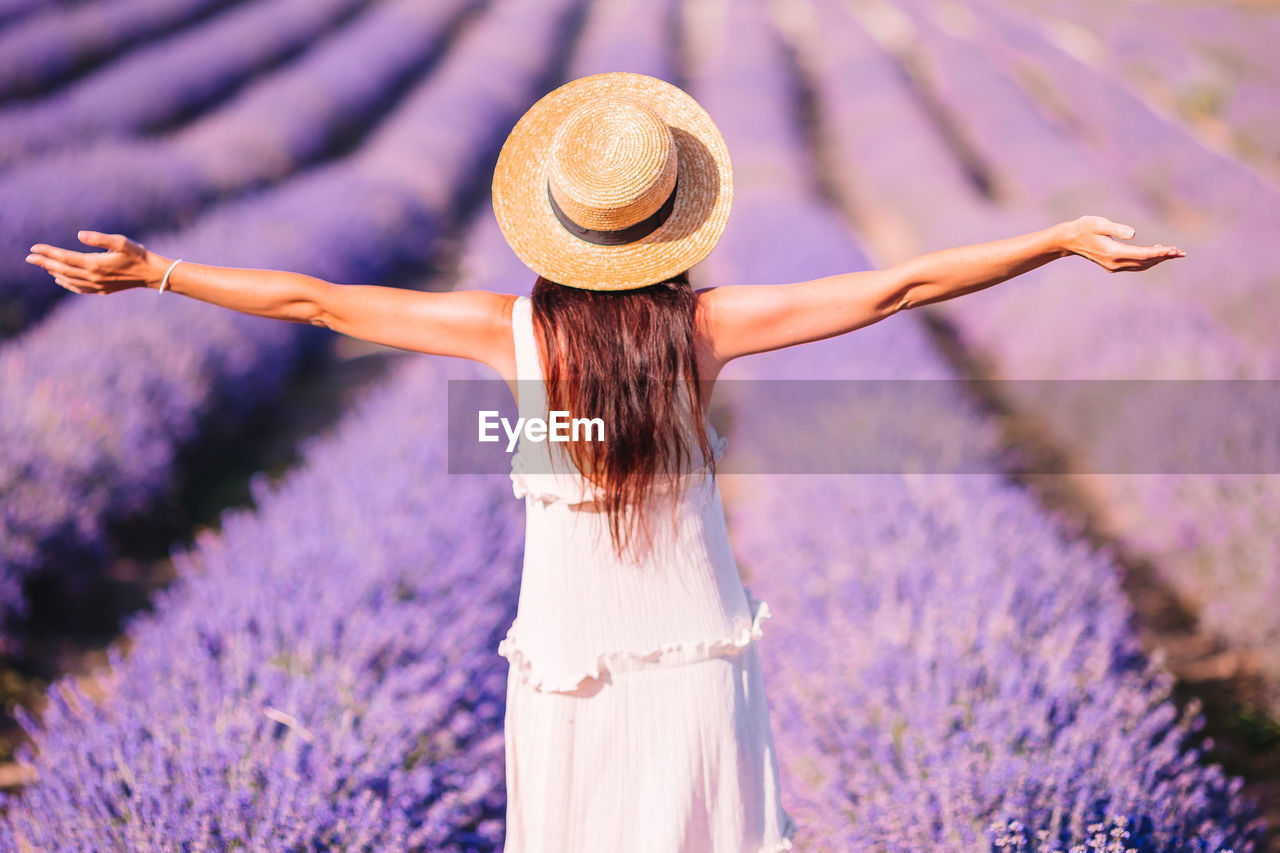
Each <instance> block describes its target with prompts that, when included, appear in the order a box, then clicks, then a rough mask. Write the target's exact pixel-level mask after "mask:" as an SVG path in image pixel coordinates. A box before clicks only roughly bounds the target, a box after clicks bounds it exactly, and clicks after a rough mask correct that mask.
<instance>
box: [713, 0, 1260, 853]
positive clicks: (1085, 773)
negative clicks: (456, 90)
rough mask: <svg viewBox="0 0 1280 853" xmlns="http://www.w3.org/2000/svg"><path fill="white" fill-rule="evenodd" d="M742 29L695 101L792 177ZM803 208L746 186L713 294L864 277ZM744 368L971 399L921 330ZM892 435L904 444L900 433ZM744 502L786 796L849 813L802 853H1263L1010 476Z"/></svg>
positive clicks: (1082, 572) (1111, 618) (772, 484)
mask: <svg viewBox="0 0 1280 853" xmlns="http://www.w3.org/2000/svg"><path fill="white" fill-rule="evenodd" d="M725 14H726V15H727V16H728V20H726V21H724V22H723V24H722V29H721V30H720V39H719V40H718V42H717V44H718V49H717V51H716V52H714V53H712V54H710V56H709V58H708V60H707V64H706V65H705V66H704V67H703V68H701V69H700V73H699V74H698V75H697V76H696V78H695V83H696V84H697V85H696V88H695V94H698V96H699V98H700V100H702V102H703V103H704V104H706V105H707V107H708V109H709V110H710V111H711V112H712V114H713V116H715V118H716V120H717V123H718V124H719V125H720V127H721V129H722V130H723V131H724V132H725V135H726V137H727V138H728V139H729V140H730V146H731V150H734V151H735V155H736V152H737V151H738V150H739V149H741V148H743V147H747V148H750V147H751V146H752V145H753V144H754V141H755V140H759V139H782V138H784V137H786V136H787V135H792V136H793V139H796V140H797V141H796V142H793V143H792V146H793V147H787V148H777V149H774V150H773V151H771V152H767V151H765V150H763V149H764V147H765V146H763V145H761V146H758V147H756V148H755V149H754V150H752V151H751V153H752V154H753V156H757V157H758V158H759V159H760V160H761V161H764V160H767V159H769V158H768V155H769V154H771V155H772V159H773V160H774V162H776V163H777V164H778V166H779V169H778V174H789V173H791V172H792V171H793V167H792V166H790V165H788V161H790V163H793V164H802V163H803V162H805V155H804V151H805V149H804V148H803V147H800V145H799V142H798V137H796V136H795V135H794V134H789V133H788V132H787V131H785V130H779V129H777V128H774V129H772V130H771V129H768V128H766V127H762V125H764V124H766V123H767V122H769V121H770V120H772V121H779V120H785V119H790V120H791V121H794V120H795V114H794V113H791V112H790V110H789V109H788V108H787V105H786V104H785V103H784V104H781V105H780V104H776V103H772V102H766V103H761V102H757V103H755V104H752V105H750V106H747V105H743V104H739V103H736V101H737V98H736V94H735V93H736V92H737V91H738V90H739V89H740V87H741V83H740V82H739V79H738V77H737V76H736V74H735V73H734V72H735V71H736V70H737V68H738V67H741V66H740V62H741V59H740V57H741V55H742V54H749V55H750V56H751V57H752V59H753V62H752V63H751V66H750V72H751V73H752V74H753V75H755V77H754V78H753V79H754V80H756V81H757V82H758V78H759V77H760V76H761V75H762V74H763V71H762V69H766V68H768V69H773V71H772V73H773V74H774V75H776V76H778V77H782V76H783V75H782V70H781V63H780V61H779V60H778V57H777V52H776V48H775V49H774V50H773V51H767V52H762V51H761V50H760V49H759V48H755V46H756V45H757V44H759V42H760V41H761V40H762V39H763V38H765V36H763V35H762V34H761V33H762V31H763V30H765V25H766V22H765V21H764V20H762V18H761V11H760V10H759V9H756V8H752V7H748V6H746V5H741V4H740V5H735V6H734V7H732V11H729V12H726V13H725ZM824 36H826V37H827V38H829V39H831V41H830V42H829V43H830V44H833V45H840V44H842V42H840V41H839V39H838V38H836V34H835V33H833V32H830V31H824ZM744 44H746V45H751V46H752V47H753V48H754V49H752V50H750V51H748V50H746V49H742V48H741V47H740V46H741V45H744ZM771 54H772V56H771ZM769 58H772V60H773V61H767V60H768V59H769ZM785 88H786V87H785V86H780V85H771V86H770V87H769V88H768V91H770V92H772V91H782V90H784V89H785ZM867 94H868V96H869V97H873V98H874V97H877V95H873V94H872V93H871V91H870V90H868V91H867ZM795 168H798V166H797V167H795ZM796 186H797V185H796V184H795V183H794V182H791V181H780V180H776V179H771V178H770V177H769V175H768V174H767V173H760V174H757V175H753V176H743V177H742V178H738V177H737V176H735V212H734V216H733V218H732V219H731V221H730V225H729V229H728V231H727V232H726V235H725V238H724V240H722V242H721V244H720V246H719V247H718V248H717V251H716V253H714V254H713V255H712V256H711V258H710V259H709V262H708V263H709V269H708V270H707V271H706V273H705V275H706V278H707V280H708V281H712V280H714V281H716V282H720V283H723V282H761V283H764V282H772V281H777V282H784V281H797V280H802V279H804V278H813V277H818V276H823V275H829V274H833V273H837V272H842V271H849V270H851V269H857V268H859V266H858V265H855V264H853V263H851V262H850V259H851V258H857V257H858V256H859V255H860V254H861V253H860V252H859V250H858V249H857V247H856V244H854V242H853V240H852V239H851V237H850V235H849V234H848V233H847V230H845V229H844V228H843V225H842V223H841V222H839V217H838V216H837V215H836V213H835V211H834V210H832V209H830V208H828V207H826V206H823V205H821V204H819V203H818V202H816V201H815V200H814V199H815V196H814V195H813V194H812V193H804V192H802V191H797V189H796ZM800 186H803V184H801V185H800ZM822 223H826V226H825V228H824V227H823V226H822ZM818 233H821V235H822V236H821V237H815V234H818ZM863 265H865V263H864V264H863ZM737 365H740V367H739V369H738V370H737V371H735V373H734V376H741V377H755V378H770V379H773V378H793V377H794V378H808V377H837V376H839V377H870V378H945V377H948V376H949V375H950V373H949V371H948V369H947V368H946V366H945V365H944V363H943V362H942V361H941V359H940V358H939V356H938V355H937V354H936V353H935V352H933V351H932V350H931V348H930V347H929V345H928V342H927V340H926V339H925V338H924V335H923V333H922V329H921V327H920V326H919V325H917V324H916V323H914V322H912V321H911V320H910V319H909V318H908V317H906V316H904V317H900V318H894V319H890V320H887V321H885V322H883V323H880V324H876V325H875V326H871V327H868V328H866V329H862V330H858V331H857V332H855V333H852V334H850V335H846V336H841V337H838V338H833V339H829V340H827V341H822V342H818V343H815V344H806V345H805V346H803V347H799V348H795V349H793V350H783V351H780V352H777V353H766V354H761V355H757V356H752V357H750V358H749V359H744V360H742V361H741V362H736V363H735V366H737ZM731 369H732V367H731V368H729V369H726V372H725V376H726V378H729V370H731ZM955 405H956V410H957V412H958V413H961V414H963V417H957V422H958V423H966V424H967V426H966V428H965V429H962V430H958V431H957V434H956V435H955V440H956V441H957V443H965V444H968V445H970V446H982V445H983V444H988V443H990V444H992V445H994V443H995V442H996V441H997V437H996V436H994V435H993V432H994V429H993V427H992V425H991V424H990V423H988V422H986V421H984V420H983V418H982V417H981V416H980V415H978V414H977V412H976V410H974V409H973V408H972V406H971V404H970V403H969V401H967V400H966V399H963V398H961V399H957V401H956V404H955ZM734 415H735V416H734V423H749V424H751V425H752V432H754V431H756V430H757V429H767V428H769V427H768V426H761V425H760V421H761V419H762V418H763V419H767V418H768V417H769V413H767V412H735V413H734ZM848 424H849V421H846V420H842V419H838V418H837V419H832V420H828V421H823V422H820V423H816V424H815V423H806V424H804V427H805V429H806V440H812V441H814V442H816V443H818V444H819V445H821V444H822V443H823V442H827V441H829V442H832V444H833V446H836V445H838V444H839V442H841V441H843V440H847V439H846V434H847V431H848V429H849V425H848ZM783 425H785V424H780V425H778V426H777V427H775V428H779V427H780V426H783ZM793 426H794V425H793ZM898 426H899V428H900V431H903V432H905V430H902V429H901V428H902V427H904V426H905V424H899V425H898ZM872 427H873V428H881V429H885V430H886V432H887V433H888V434H889V435H892V433H891V432H889V431H890V430H891V429H892V427H893V425H892V424H883V425H879V424H877V425H872ZM865 428H867V427H865V426H863V425H862V424H859V426H858V429H860V430H861V429H865ZM965 433H967V435H965ZM735 434H737V433H735ZM737 435H738V436H739V441H740V443H739V444H738V445H737V446H738V448H739V450H737V451H731V454H730V455H732V453H733V452H739V453H740V452H743V450H745V451H746V452H747V453H753V452H755V451H753V450H752V448H751V436H750V434H746V435H742V434H737ZM743 439H745V444H746V446H745V448H744V447H743V444H742V443H741V442H742V440H743ZM732 440H733V439H732V438H731V441H732ZM885 440H889V439H885ZM903 440H909V437H908V438H905V439H903ZM947 449H948V448H940V449H939V451H940V452H942V451H945V450H947ZM728 461H729V460H728V457H726V462H728ZM752 470H759V469H758V468H755V469H752ZM726 476H727V477H732V475H726ZM747 483H749V485H748V484H747ZM734 493H735V494H741V495H742V496H741V497H740V498H739V499H737V500H734V501H732V502H731V504H730V507H729V508H730V519H731V522H732V524H733V533H734V536H735V543H736V549H737V551H738V553H739V554H740V555H741V558H742V563H743V566H744V570H746V571H747V572H749V573H750V575H751V584H752V587H753V589H758V591H759V592H760V593H761V595H762V596H763V597H766V598H767V599H768V600H769V601H770V605H771V607H772V608H773V610H774V612H775V613H776V614H777V615H778V627H777V629H776V630H775V632H774V633H773V634H772V635H771V636H772V638H773V639H772V641H770V640H768V639H766V641H765V645H764V646H763V647H762V653H761V654H762V658H763V660H764V664H765V667H766V670H767V672H766V681H767V683H770V684H772V685H774V686H773V687H772V688H771V690H770V699H771V705H772V707H773V708H774V709H775V732H776V738H777V740H778V744H779V759H780V762H781V764H782V769H783V772H784V781H783V784H784V792H785V791H787V790H790V789H796V788H808V787H809V786H810V785H811V784H812V783H811V781H810V780H812V779H814V778H815V777H816V778H817V779H818V780H819V781H820V783H821V784H822V785H825V786H826V790H828V791H829V792H830V794H829V795H831V796H834V797H836V798H835V799H833V800H832V801H830V802H828V803H826V811H825V815H823V816H821V817H819V820H821V823H820V824H819V825H818V826H814V827H808V826H805V827H802V830H801V835H800V837H799V839H798V840H799V846H800V847H801V848H802V849H808V848H809V847H815V849H817V848H821V849H912V850H916V849H921V850H923V849H939V850H961V849H964V850H971V849H989V848H991V847H992V846H993V845H994V844H995V843H996V842H997V841H999V840H1000V837H1001V834H1000V833H999V832H998V831H997V830H996V829H995V828H994V826H995V824H996V822H997V821H1000V820H1004V821H1010V820H1017V821H1019V822H1020V823H1021V824H1022V825H1024V826H1026V827H1030V828H1031V831H1032V833H1034V832H1035V831H1036V830H1040V829H1043V830H1045V831H1046V832H1048V833H1049V834H1050V836H1051V837H1052V841H1053V842H1054V843H1055V844H1054V847H1053V848H1046V849H1065V847H1067V846H1068V845H1070V844H1072V843H1076V842H1079V841H1082V840H1083V839H1085V838H1088V837H1090V836H1091V834H1092V833H1091V831H1090V829H1089V827H1090V826H1091V825H1092V822H1093V821H1094V820H1095V819H1097V820H1105V819H1106V818H1108V817H1116V816H1118V817H1119V818H1120V819H1121V820H1125V821H1128V822H1129V823H1131V824H1132V825H1133V826H1134V827H1139V826H1141V829H1140V830H1138V831H1137V832H1135V835H1141V843H1143V844H1147V845H1152V844H1162V845H1166V846H1160V847H1159V848H1158V849H1162V850H1192V849H1194V850H1206V849H1219V847H1218V846H1215V844H1218V843H1220V844H1221V845H1235V849H1236V851H1237V853H1240V851H1244V850H1249V849H1255V848H1253V847H1252V846H1250V843H1251V842H1250V839H1251V838H1256V837H1257V829H1256V827H1255V826H1252V825H1251V824H1250V821H1251V820H1252V818H1253V814H1252V812H1251V811H1250V809H1249V805H1248V804H1245V803H1242V802H1240V801H1239V799H1238V797H1237V794H1238V789H1239V785H1240V781H1239V780H1228V779H1225V778H1224V777H1223V776H1222V774H1221V772H1220V771H1219V770H1218V768H1216V767H1205V766H1202V765H1200V764H1199V763H1197V760H1196V759H1197V755H1196V753H1195V752H1194V751H1193V750H1191V749H1189V748H1188V746H1187V744H1186V737H1187V735H1188V734H1189V733H1190V730H1191V729H1192V728H1193V727H1194V723H1193V722H1192V721H1176V722H1175V721H1174V720H1173V719H1172V716H1173V714H1174V707H1173V705H1172V704H1171V703H1170V702H1168V701H1167V687H1168V683H1167V682H1168V677H1167V675H1164V674H1162V673H1161V672H1160V671H1159V670H1158V668H1156V667H1153V666H1152V665H1151V664H1150V662H1148V661H1146V660H1145V659H1143V658H1142V656H1141V654H1140V652H1139V649H1138V644H1137V639H1136V636H1135V635H1134V633H1133V631H1132V629H1131V627H1130V625H1129V621H1128V619H1129V616H1130V614H1129V612H1128V609H1127V606H1126V604H1125V600H1124V596H1123V594H1122V592H1121V590H1120V589H1119V586H1118V582H1117V577H1118V572H1117V568H1116V566H1115V564H1114V563H1113V562H1111V561H1110V560H1109V559H1108V558H1107V556H1106V555H1103V554H1098V553H1092V552H1090V551H1089V550H1088V549H1087V548H1086V547H1085V546H1084V545H1083V544H1082V543H1079V542H1073V541H1071V540H1070V539H1069V538H1068V537H1067V535H1066V534H1065V532H1064V531H1063V530H1061V529H1060V528H1059V527H1057V526H1056V525H1055V524H1054V523H1053V522H1052V521H1051V519H1050V518H1049V517H1048V516H1047V515H1046V514H1045V513H1044V512H1043V511H1042V510H1041V509H1040V508H1039V507H1038V506H1037V504H1036V503H1035V502H1034V501H1033V500H1032V499H1031V498H1030V496H1029V495H1027V494H1026V493H1025V492H1023V491H1022V490H1020V489H1017V488H1015V487H1013V486H1011V485H1009V484H1007V483H1006V482H1005V481H1004V479H1003V477H1002V476H1001V474H1000V473H999V469H998V468H997V467H996V466H995V463H994V462H993V463H992V467H991V469H990V474H983V475H972V476H965V477H945V476H909V475H901V476H899V475H891V476H890V475H881V476H874V477H871V476H867V477H852V476H834V475H833V476H824V477H809V478H806V477H782V476H777V477H771V478H770V480H769V481H768V482H767V484H762V483H761V478H760V477H759V476H753V477H752V478H750V479H749V480H748V481H747V482H744V483H743V485H742V486H741V487H740V488H739V487H736V486H735V487H734ZM815 750H816V754H815ZM830 756H835V759H836V762H837V766H836V768H834V771H833V768H831V767H830V766H829V764H826V765H824V761H823V758H826V759H828V760H829V758H830ZM824 767H825V769H824ZM832 772H836V773H837V774H838V775H837V777H836V778H835V779H832V778H831V773H832ZM1153 780H1161V782H1160V783H1158V784H1153ZM785 802H786V800H785V793H784V803H785ZM1144 821H1149V823H1144ZM1196 845H1203V846H1196ZM1147 849H1156V848H1152V847H1148V848H1147Z"/></svg>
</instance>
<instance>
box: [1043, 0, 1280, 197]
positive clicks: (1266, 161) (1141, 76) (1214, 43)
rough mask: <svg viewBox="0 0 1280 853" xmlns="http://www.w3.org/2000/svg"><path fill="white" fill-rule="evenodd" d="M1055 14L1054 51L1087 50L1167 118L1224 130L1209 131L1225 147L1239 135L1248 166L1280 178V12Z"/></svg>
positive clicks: (1079, 6) (1150, 8)
mask: <svg viewBox="0 0 1280 853" xmlns="http://www.w3.org/2000/svg"><path fill="white" fill-rule="evenodd" d="M1052 11H1053V14H1054V15H1055V17H1053V18H1048V19H1046V17H1045V16H1044V15H1043V14H1040V15H1037V18H1039V19H1040V23H1041V24H1042V26H1043V28H1044V29H1045V30H1046V32H1047V33H1048V34H1049V35H1050V36H1051V37H1053V38H1054V39H1055V40H1056V41H1058V42H1060V43H1061V42H1063V41H1064V40H1065V41H1066V42H1067V44H1069V45H1071V44H1075V43H1076V42H1083V45H1082V46H1083V47H1085V55H1084V56H1083V57H1082V58H1084V59H1087V60H1089V61H1090V64H1093V65H1094V66H1095V67H1097V68H1099V69H1105V70H1107V71H1109V72H1111V73H1113V74H1115V75H1117V76H1120V77H1122V78H1123V79H1125V80H1127V81H1130V82H1132V83H1133V84H1134V85H1135V86H1136V87H1137V88H1139V89H1141V90H1144V91H1146V90H1148V89H1152V88H1153V89H1155V90H1156V91H1158V92H1160V93H1161V100H1162V105H1163V108H1164V110H1165V111H1166V112H1169V113H1173V114H1177V115H1180V116H1182V117H1183V118H1184V119H1185V120H1186V121H1187V122H1188V124H1189V125H1190V126H1192V127H1195V126H1197V125H1201V124H1206V123H1208V122H1220V123H1222V124H1225V127H1222V128H1213V129H1209V130H1210V132H1211V133H1213V135H1214V136H1215V137H1217V138H1221V136H1222V132H1223V131H1224V130H1225V131H1227V133H1228V134H1231V135H1235V136H1236V137H1237V140H1236V150H1237V152H1238V153H1239V154H1240V156H1241V157H1242V158H1243V159H1245V160H1247V161H1250V162H1253V163H1255V164H1256V165H1257V166H1258V167H1259V168H1262V169H1263V170H1264V171H1269V172H1270V173H1271V175H1272V176H1273V177H1275V176H1276V175H1277V171H1276V170H1277V168H1280V163H1278V162H1277V161H1276V150H1277V147H1278V146H1280V110H1278V109H1277V108H1276V103H1275V98H1274V96H1273V95H1272V93H1273V92H1274V91H1275V87H1276V86H1277V85H1280V69H1277V67H1276V64H1275V57H1274V53H1275V43H1276V39H1277V38H1280V16H1277V15H1276V14H1275V12H1274V11H1273V10H1270V9H1266V8H1263V7H1261V6H1260V7H1257V8H1250V7H1246V6H1239V7H1237V6H1231V5H1221V4H1210V5H1198V6H1197V5H1186V6H1184V5H1177V6H1169V5H1166V4H1154V3H1132V4H1129V3H1126V4H1124V5H1123V6H1116V5H1111V4H1107V5H1106V6H1102V5H1100V4H1096V3H1087V2H1085V3H1082V2H1080V0H1070V2H1064V3H1057V4H1055V5H1054V6H1053V9H1052ZM1056 16H1061V17H1060V18H1059V17H1056ZM1085 33H1088V36H1087V37H1086V36H1085V35H1084V34H1085ZM1207 129H1208V128H1207Z"/></svg>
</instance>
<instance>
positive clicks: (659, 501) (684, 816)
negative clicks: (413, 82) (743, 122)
mask: <svg viewBox="0 0 1280 853" xmlns="http://www.w3.org/2000/svg"><path fill="white" fill-rule="evenodd" d="M512 327H513V331H512V333H513V335H514V337H515V349H516V373H517V388H518V389H519V390H518V398H519V400H518V401H519V409H520V416H521V417H526V418H529V417H544V418H545V417H546V415H547V411H546V395H545V393H544V389H543V388H542V384H541V379H542V375H543V372H542V365H541V360H540V356H539V348H538V346H537V345H536V342H535V334H534V327H533V312H532V302H531V300H530V299H529V297H525V296H521V297H519V298H518V299H517V300H516V303H515V306H514V309H513V312H512ZM712 437H713V447H714V450H715V454H716V456H717V457H718V456H719V455H720V454H721V453H723V451H724V447H725V442H724V440H723V439H721V438H719V437H716V436H714V431H712ZM561 448H562V445H558V444H554V443H552V442H537V443H530V444H526V442H525V438H524V434H522V436H521V439H520V445H519V447H518V448H517V452H516V454H515V457H514V458H513V459H512V465H511V478H512V487H513V490H514V492H515V494H516V496H517V497H523V498H524V499H525V508H526V524H525V554H524V572H523V576H522V581H521V586H520V602H519V606H518V611H517V614H516V618H515V621H514V622H513V623H512V626H511V629H510V631H509V632H508V634H507V636H506V638H505V639H503V640H502V642H501V643H500V644H499V645H498V652H499V654H501V655H503V656H504V657H507V658H508V659H509V660H510V663H511V667H510V670H509V672H508V682H507V709H506V719H505V731H506V779H507V835H506V845H505V847H504V850H505V851H506V853H534V851H552V850H555V851H570V850H572V851H577V850H609V851H612V853H641V851H644V853H649V851H654V850H662V851H672V853H695V851H696V853H744V851H750V852H751V853H755V851H780V850H788V849H790V848H791V842H790V840H789V839H790V837H791V836H792V835H794V833H795V831H796V825H795V823H794V821H793V820H792V819H791V816H790V815H788V814H787V813H786V812H785V811H784V810H783V808H782V804H781V799H780V792H779V786H778V770H777V761H776V759H775V757H774V747H773V734H772V730H771V728H770V723H769V709H768V704H767V702H766V699H765V694H764V684H763V676H762V674H761V668H760V660H759V657H758V654H757V650H756V644H755V641H756V640H757V639H758V638H759V637H760V636H761V622H762V621H763V620H764V619H765V618H767V617H768V616H769V608H768V605H766V604H765V603H764V602H763V601H760V600H758V599H755V598H753V597H752V596H751V594H750V591H749V590H748V589H747V588H745V587H744V586H743V585H742V581H741V579H740V578H739V575H738V567H737V564H736V562H735V561H734V558H733V553H732V551H731V550H730V547H729V539H728V532H727V530H726V527H725V518H724V511H723V508H722V506H721V503H720V491H719V487H718V485H717V483H716V481H715V479H714V478H713V477H710V476H702V475H700V474H694V475H692V476H693V481H692V482H690V483H689V486H688V488H687V489H684V490H674V491H673V490H670V489H667V490H664V491H662V492H660V493H659V494H658V495H656V496H654V497H653V499H652V505H651V509H652V510H653V511H654V513H655V515H654V517H653V518H652V519H650V521H651V526H650V529H651V530H652V536H651V537H650V539H649V540H648V544H647V546H646V547H644V548H643V549H642V550H641V551H640V552H638V554H636V555H635V556H627V557H621V556H619V555H618V554H617V553H616V552H615V550H614V546H613V543H612V541H611V539H610V536H609V528H608V523H607V519H606V516H605V513H604V512H602V511H600V509H599V504H598V503H596V502H595V501H594V500H593V499H594V498H596V497H599V496H600V495H601V491H600V490H599V489H598V488H596V487H595V486H594V485H593V484H591V483H590V482H589V481H588V480H587V478H585V477H583V476H582V474H581V473H579V472H578V471H577V469H576V468H575V467H574V466H573V463H572V461H571V460H570V459H569V458H568V455H567V454H565V453H563V451H562V449H561Z"/></svg>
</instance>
